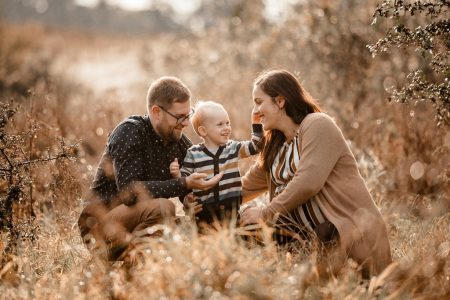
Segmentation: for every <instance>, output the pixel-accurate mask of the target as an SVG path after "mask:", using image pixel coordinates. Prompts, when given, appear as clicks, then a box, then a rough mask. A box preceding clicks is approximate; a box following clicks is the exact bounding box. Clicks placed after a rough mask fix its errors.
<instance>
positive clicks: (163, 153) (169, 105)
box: [78, 77, 222, 260]
mask: <svg viewBox="0 0 450 300" xmlns="http://www.w3.org/2000/svg"><path fill="white" fill-rule="evenodd" d="M190 98H191V92H190V91H189V89H188V88H187V87H186V85H185V84H184V83H183V82H181V81H180V80H179V79H178V78H175V77H161V78H159V79H158V80H156V81H155V82H153V83H152V84H151V85H150V88H149V90H148V95H147V110H148V116H131V117H129V118H127V119H126V120H125V121H123V122H121V123H120V124H119V125H118V126H117V127H116V128H115V129H114V130H113V131H112V133H111V135H110V136H109V138H108V143H107V145H106V148H105V151H104V153H103V156H102V158H101V161H100V164H99V166H98V169H97V173H96V176H95V179H94V181H93V183H92V185H91V187H90V190H89V192H88V195H87V197H86V200H87V201H88V204H87V206H86V207H85V208H84V209H83V211H82V213H81V215H80V218H79V220H78V226H79V227H80V232H81V236H82V238H83V241H84V242H85V244H86V245H87V247H88V249H90V250H93V251H96V252H97V253H99V254H101V255H102V256H104V257H105V258H107V259H109V260H115V259H117V258H118V257H119V256H120V255H121V254H122V253H123V251H124V250H125V249H126V248H127V247H128V245H129V243H130V241H131V240H132V239H133V238H134V236H135V233H136V232H138V231H141V230H143V229H145V228H147V227H150V226H153V225H155V224H162V223H165V222H166V223H171V222H173V220H174V218H175V207H174V204H173V203H172V202H171V201H170V200H169V199H167V198H170V197H177V196H180V197H184V195H186V194H188V193H189V192H190V190H191V189H193V188H195V189H209V188H212V187H213V186H215V185H216V184H217V183H218V182H219V180H220V178H221V176H222V175H221V174H219V175H216V176H215V177H213V178H212V179H210V180H208V181H206V180H205V178H206V174H199V173H194V174H192V175H190V176H188V177H185V178H177V179H172V177H171V175H170V171H169V165H170V163H171V162H172V161H174V160H175V159H177V160H178V161H183V159H184V156H185V154H186V151H187V149H188V148H189V147H190V146H191V145H192V143H191V141H190V140H189V139H188V138H187V137H186V136H185V135H184V134H183V129H184V128H185V127H186V126H188V124H189V118H190V117H191V115H192V113H193V110H192V108H191V105H190V104H191V103H190ZM191 205H193V206H194V205H195V203H191ZM196 210H198V207H196Z"/></svg>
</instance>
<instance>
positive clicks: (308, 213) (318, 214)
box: [270, 132, 327, 231]
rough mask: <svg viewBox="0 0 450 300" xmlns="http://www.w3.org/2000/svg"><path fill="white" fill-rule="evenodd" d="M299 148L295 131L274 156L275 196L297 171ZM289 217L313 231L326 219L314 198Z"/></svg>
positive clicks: (272, 172) (273, 179) (273, 177)
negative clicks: (289, 140) (294, 134)
mask: <svg viewBox="0 0 450 300" xmlns="http://www.w3.org/2000/svg"><path fill="white" fill-rule="evenodd" d="M300 149H301V148H300V140H299V137H298V132H297V135H296V136H295V137H294V138H293V139H292V141H291V142H289V143H288V142H285V143H284V144H283V146H282V147H281V149H280V151H279V152H278V154H277V156H276V157H275V160H274V162H273V165H272V169H271V172H270V175H271V177H272V181H273V182H274V183H275V185H276V189H275V196H276V195H279V194H280V193H282V192H283V190H284V189H285V188H286V186H287V184H288V183H289V182H290V181H291V179H292V178H293V177H294V175H295V173H296V172H297V169H298V166H299V164H300ZM290 217H291V218H292V219H293V220H292V221H293V222H295V223H298V224H296V225H298V226H299V227H301V228H302V229H307V230H308V231H314V228H316V227H317V226H318V225H319V224H322V223H325V222H326V221H327V219H326V218H325V216H324V215H323V213H322V211H321V210H320V208H319V206H318V205H317V202H316V200H315V199H314V198H312V199H310V200H308V201H307V202H306V203H303V204H302V205H300V206H299V207H298V208H297V209H295V210H294V211H292V212H290Z"/></svg>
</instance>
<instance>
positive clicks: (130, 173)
mask: <svg viewBox="0 0 450 300" xmlns="http://www.w3.org/2000/svg"><path fill="white" fill-rule="evenodd" d="M143 134H144V133H143V132H141V131H140V130H139V127H138V126H136V125H135V124H132V123H123V124H121V125H119V127H117V128H116V129H115V130H114V132H113V133H112V134H111V137H110V144H109V152H110V155H111V158H112V161H113V166H114V172H115V179H116V185H117V188H118V190H119V192H120V193H126V194H129V195H135V194H136V189H140V190H142V189H144V191H145V192H147V193H150V195H151V196H153V197H155V198H159V197H164V198H170V197H176V196H179V195H180V194H183V193H186V192H187V190H186V181H185V179H184V178H176V179H170V180H162V181H143V180H142V179H143V178H146V174H145V172H146V170H145V168H143V167H142V166H144V165H146V164H147V163H148V162H147V161H146V160H147V159H148V158H146V157H145V147H146V146H148V145H146V144H145V142H144V141H145V140H146V139H145V137H144V136H143Z"/></svg>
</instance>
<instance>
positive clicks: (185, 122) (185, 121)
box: [180, 119, 189, 127]
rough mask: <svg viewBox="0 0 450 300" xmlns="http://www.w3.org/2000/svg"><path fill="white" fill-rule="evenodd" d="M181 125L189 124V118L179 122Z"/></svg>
mask: <svg viewBox="0 0 450 300" xmlns="http://www.w3.org/2000/svg"><path fill="white" fill-rule="evenodd" d="M180 124H181V126H183V127H186V126H188V125H189V119H184V120H183V122H181V123H180Z"/></svg>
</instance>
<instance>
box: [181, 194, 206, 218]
mask: <svg viewBox="0 0 450 300" xmlns="http://www.w3.org/2000/svg"><path fill="white" fill-rule="evenodd" d="M183 205H184V209H185V210H186V211H187V213H188V214H190V215H194V216H195V215H196V214H198V213H199V212H201V211H202V210H203V205H202V204H200V203H198V201H197V198H196V197H195V196H194V194H193V193H189V194H187V195H186V196H185V197H184V200H183Z"/></svg>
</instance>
